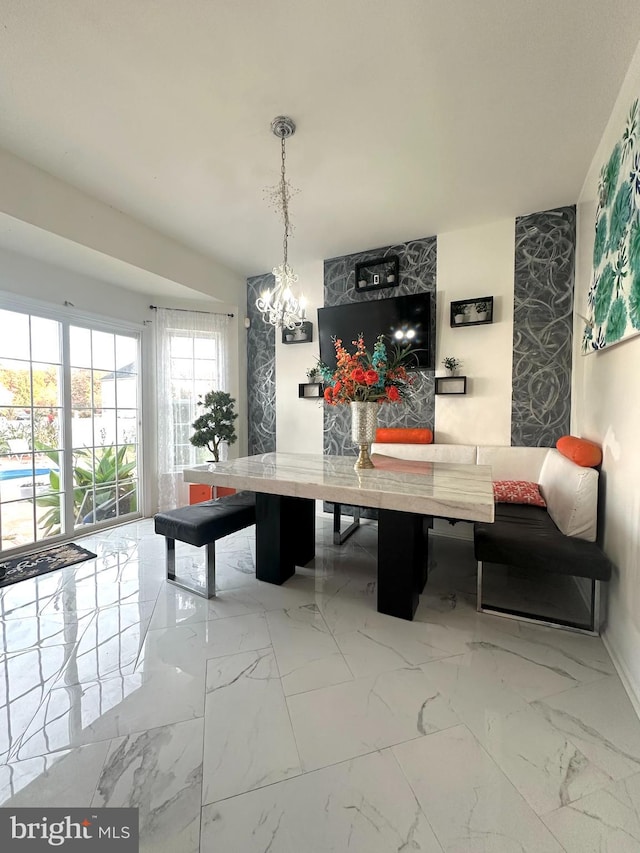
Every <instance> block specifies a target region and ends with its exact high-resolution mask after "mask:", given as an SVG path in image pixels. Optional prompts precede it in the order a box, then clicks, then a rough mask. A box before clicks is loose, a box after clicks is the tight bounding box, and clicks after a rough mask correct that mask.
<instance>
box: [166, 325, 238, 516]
mask: <svg viewBox="0 0 640 853" xmlns="http://www.w3.org/2000/svg"><path fill="white" fill-rule="evenodd" d="M156 313H157V318H156V375H157V393H158V399H157V423H158V505H159V509H160V511H164V510H167V509H173V508H174V507H176V506H184V505H185V504H188V503H189V490H188V484H186V483H184V482H183V480H182V471H183V469H184V468H187V467H189V466H190V465H194V464H197V463H198V462H203V461H205V460H206V459H207V458H208V457H209V455H210V454H209V453H208V452H207V450H206V449H204V450H203V449H201V448H195V447H193V445H192V444H191V443H190V442H189V437H190V436H191V435H192V434H193V429H192V427H191V424H192V423H193V421H194V420H195V419H196V417H197V416H198V412H197V409H196V403H197V402H198V396H199V395H200V394H202V395H204V394H206V393H207V392H208V391H229V390H230V389H229V317H228V316H227V315H226V314H213V313H207V312H204V311H178V310H171V309H168V308H158V309H157V311H156Z"/></svg>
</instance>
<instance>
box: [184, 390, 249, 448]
mask: <svg viewBox="0 0 640 853" xmlns="http://www.w3.org/2000/svg"><path fill="white" fill-rule="evenodd" d="M234 403H235V400H234V399H233V397H232V396H231V394H227V392H226V391H209V392H208V394H205V395H204V400H203V399H202V394H200V400H199V401H198V403H197V405H198V406H202V407H203V409H204V412H203V414H201V415H200V417H199V418H196V419H195V421H194V422H193V423H192V424H191V426H192V427H193V428H194V430H195V432H194V434H193V435H192V436H191V438H190V439H189V441H190V442H191V444H193V446H194V447H206V448H207V449H208V450H210V451H211V453H212V454H213V461H214V462H219V461H220V445H221V444H222V443H223V442H225V443H226V444H228V445H229V444H233V443H234V442H235V441H236V440H237V438H238V436H237V435H236V433H235V429H234V426H233V422H234V421H235V419H236V418H237V417H238V415H237V414H236V413H235V412H234V410H233V404H234Z"/></svg>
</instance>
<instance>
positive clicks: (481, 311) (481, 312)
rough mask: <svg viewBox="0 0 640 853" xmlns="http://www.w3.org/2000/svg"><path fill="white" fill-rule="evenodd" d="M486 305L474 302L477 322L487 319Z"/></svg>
mask: <svg viewBox="0 0 640 853" xmlns="http://www.w3.org/2000/svg"><path fill="white" fill-rule="evenodd" d="M487 310H488V305H487V303H486V302H476V316H477V317H478V320H479V322H482V321H483V320H486V319H487Z"/></svg>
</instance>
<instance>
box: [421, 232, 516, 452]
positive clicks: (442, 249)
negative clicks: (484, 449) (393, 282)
mask: <svg viewBox="0 0 640 853" xmlns="http://www.w3.org/2000/svg"><path fill="white" fill-rule="evenodd" d="M514 256H515V222H514V220H513V219H501V220H498V221H496V222H491V223H490V224H489V225H482V226H479V227H475V228H467V229H465V230H461V231H450V232H447V233H444V234H438V275H437V279H436V281H437V288H438V289H437V300H438V308H437V332H436V347H437V349H436V376H444V375H446V371H445V370H444V369H443V368H442V359H443V358H444V357H445V356H455V357H456V358H458V359H460V361H461V362H462V368H461V370H460V374H461V375H464V376H466V377H467V393H466V395H465V396H459V397H458V396H451V397H448V396H446V395H438V396H436V408H435V427H436V430H435V439H434V440H435V441H438V442H447V443H453V444H510V443H511V365H512V351H513V280H514ZM475 296H478V297H480V296H493V297H494V303H493V323H492V324H488V325H486V326H463V327H455V326H454V327H451V325H450V320H449V307H450V303H451V302H453V301H455V300H458V299H472V298H473V297H475Z"/></svg>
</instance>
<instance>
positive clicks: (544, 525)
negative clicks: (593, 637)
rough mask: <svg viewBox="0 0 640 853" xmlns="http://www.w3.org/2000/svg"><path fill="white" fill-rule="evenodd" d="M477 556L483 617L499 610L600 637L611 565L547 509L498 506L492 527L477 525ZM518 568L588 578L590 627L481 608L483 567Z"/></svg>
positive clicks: (497, 608)
mask: <svg viewBox="0 0 640 853" xmlns="http://www.w3.org/2000/svg"><path fill="white" fill-rule="evenodd" d="M473 544H474V552H475V558H476V560H477V561H478V604H477V609H478V610H479V611H482V612H484V613H486V612H498V613H503V614H504V613H507V614H512V615H515V616H519V617H522V616H525V617H530V618H533V619H534V620H536V621H540V620H542V621H545V622H546V623H547V624H557V625H561V626H563V627H569V628H575V629H578V630H581V631H587V632H588V633H592V634H597V633H599V620H600V615H599V608H600V582H601V581H608V580H609V579H610V578H611V571H612V568H613V567H612V564H611V562H610V560H609V559H608V557H607V556H606V554H604V553H603V551H602V550H601V549H600V548H599V547H598V545H596V543H595V542H588V541H587V540H586V539H580V538H578V537H577V536H565V534H564V533H562V532H561V531H560V530H559V529H558V528H557V527H556V525H555V524H554V522H553V520H552V519H551V516H550V515H549V514H548V512H547V511H546V509H544V508H543V507H536V506H528V505H522V504H506V503H498V504H496V513H495V521H494V522H493V524H490V523H485V522H476V523H475V524H474V528H473ZM485 562H486V563H497V564H499V565H505V566H514V567H515V568H517V569H524V570H528V571H533V572H551V573H555V574H563V575H571V576H574V577H579V578H587V579H588V580H589V581H590V586H591V600H590V604H589V610H590V618H589V622H588V623H586V624H583V623H575V622H572V621H569V620H562V619H557V620H554V621H553V622H551V620H549V619H547V618H545V617H537V616H536V615H535V614H528V613H523V612H521V611H517V612H514V611H512V610H507V609H506V608H501V607H483V603H482V565H483V563H485Z"/></svg>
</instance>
